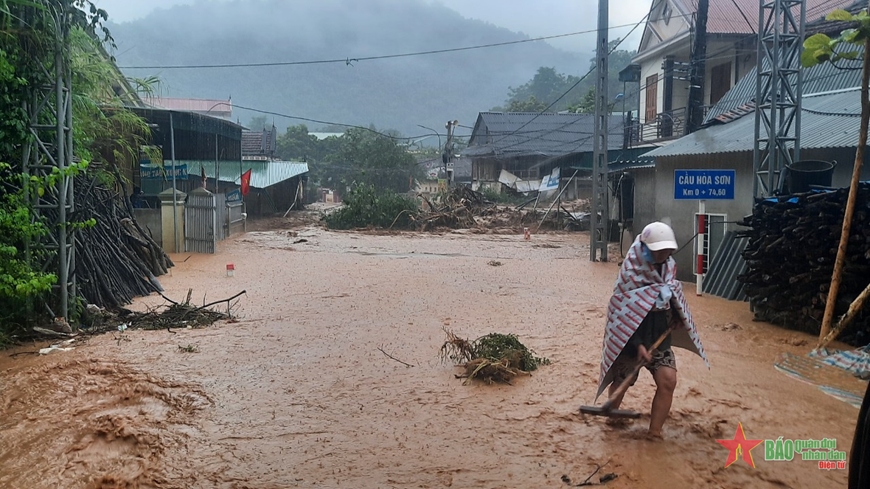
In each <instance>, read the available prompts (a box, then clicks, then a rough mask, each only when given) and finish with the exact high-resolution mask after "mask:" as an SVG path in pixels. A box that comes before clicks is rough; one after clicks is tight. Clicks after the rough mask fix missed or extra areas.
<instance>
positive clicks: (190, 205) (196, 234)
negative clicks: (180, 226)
mask: <svg viewBox="0 0 870 489" xmlns="http://www.w3.org/2000/svg"><path fill="white" fill-rule="evenodd" d="M217 230H218V227H217V208H216V205H215V196H214V194H212V193H211V192H209V191H208V190H206V189H204V188H202V187H200V188H197V189H196V190H194V191H192V192H190V193H189V194H187V203H186V204H185V205H184V251H192V252H194V253H214V252H215V251H216V250H217V238H218V237H217V232H216V231H217Z"/></svg>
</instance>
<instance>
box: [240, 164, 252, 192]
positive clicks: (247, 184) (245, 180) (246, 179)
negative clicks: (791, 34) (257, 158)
mask: <svg viewBox="0 0 870 489" xmlns="http://www.w3.org/2000/svg"><path fill="white" fill-rule="evenodd" d="M250 189H251V170H248V171H246V172H245V173H242V196H245V195H248V191H249V190H250Z"/></svg>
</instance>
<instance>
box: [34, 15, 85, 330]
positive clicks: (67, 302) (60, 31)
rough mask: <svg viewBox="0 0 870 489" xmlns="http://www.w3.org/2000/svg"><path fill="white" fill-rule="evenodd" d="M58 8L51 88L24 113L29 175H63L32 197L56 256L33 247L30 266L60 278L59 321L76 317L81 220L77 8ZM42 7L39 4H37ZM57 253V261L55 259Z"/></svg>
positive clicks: (37, 93)
mask: <svg viewBox="0 0 870 489" xmlns="http://www.w3.org/2000/svg"><path fill="white" fill-rule="evenodd" d="M56 3H57V10H56V11H53V16H54V18H53V20H54V22H55V32H54V35H55V39H53V40H52V41H53V50H54V59H53V65H52V66H47V67H45V68H44V70H45V75H46V77H47V78H49V80H48V82H47V83H45V84H39V85H34V86H30V87H29V94H28V98H27V100H26V101H25V102H24V110H25V111H27V115H28V117H29V119H30V127H29V130H30V135H31V136H32V139H31V141H30V142H29V143H27V144H26V145H25V147H24V150H23V158H22V160H23V161H22V166H23V170H24V173H25V175H28V176H35V177H41V178H45V177H47V176H49V175H52V174H54V172H55V171H57V170H59V171H60V174H59V177H58V179H57V183H55V185H53V186H52V187H50V188H47V189H45V193H44V194H43V195H39V194H37V193H35V192H31V193H30V194H29V195H28V198H29V199H30V202H31V204H32V205H33V210H32V213H33V215H32V219H33V220H34V221H44V223H45V225H46V226H47V228H48V229H49V233H50V234H48V235H46V236H44V237H42V244H43V246H44V247H45V248H47V249H48V250H50V251H52V252H53V253H48V254H47V256H46V257H45V258H38V260H44V261H43V262H42V263H36V262H35V261H36V260H37V259H36V258H34V256H33V255H32V254H30V249H31V246H32V243H28V245H27V246H28V248H27V253H28V255H27V256H28V261H31V262H32V266H33V268H34V269H37V270H43V271H52V272H55V273H57V285H55V286H54V287H53V290H52V294H53V296H54V297H53V299H54V301H53V302H54V306H55V308H56V309H55V310H53V311H52V312H53V313H54V314H55V315H56V316H60V317H63V318H65V319H69V318H70V316H71V315H72V313H73V312H74V306H75V300H76V297H77V295H78V294H77V289H76V277H75V270H76V256H75V230H74V229H72V228H71V226H69V225H68V224H69V219H70V217H71V216H73V215H74V214H75V210H76V209H75V200H74V198H73V197H74V192H73V190H74V184H75V180H74V178H73V177H72V176H71V175H69V174H68V173H67V170H68V169H69V168H70V166H71V165H73V164H74V162H73V120H72V70H71V68H70V48H69V45H70V44H69V35H70V28H71V22H70V19H71V18H72V12H74V9H75V8H76V7H75V6H74V5H73V3H72V1H71V0H63V1H60V2H56ZM33 5H36V4H33ZM23 11H24V16H23V19H22V23H23V24H27V23H28V22H31V21H32V20H33V19H35V18H36V7H31V6H26V7H24V8H23ZM55 253H56V255H55Z"/></svg>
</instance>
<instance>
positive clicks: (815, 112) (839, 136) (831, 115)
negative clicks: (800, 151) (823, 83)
mask: <svg viewBox="0 0 870 489" xmlns="http://www.w3.org/2000/svg"><path fill="white" fill-rule="evenodd" d="M859 101H860V95H859V91H858V89H852V90H846V91H840V92H835V93H829V94H822V95H816V96H807V97H804V99H803V102H802V105H803V111H802V113H801V148H805V149H820V148H849V147H854V146H856V145H857V143H858V129H859V120H858V118H859V117H860V115H861V104H860V103H859ZM789 136H794V127H792V129H791V131H790V132H789ZM754 140H755V115H754V114H750V115H747V116H744V117H742V118H740V119H737V120H735V121H734V122H730V123H728V124H724V125H714V126H709V127H706V128H704V129H701V130H699V131H697V132H693V133H692V134H689V135H688V136H685V137H682V138H680V139H678V140H676V141H674V142H672V143H671V144H669V145H667V146H664V147H662V148H658V149H655V150H653V151H650V152H649V153H646V154H645V155H644V156H646V157H656V158H658V157H663V156H682V155H701V154H715V153H732V152H738V151H752V150H753V149H754V144H755V143H754Z"/></svg>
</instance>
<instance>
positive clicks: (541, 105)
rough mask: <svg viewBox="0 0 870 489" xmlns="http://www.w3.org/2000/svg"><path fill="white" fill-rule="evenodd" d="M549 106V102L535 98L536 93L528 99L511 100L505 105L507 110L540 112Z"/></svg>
mask: <svg viewBox="0 0 870 489" xmlns="http://www.w3.org/2000/svg"><path fill="white" fill-rule="evenodd" d="M546 108H547V104H546V103H545V102H543V101H541V100H538V99H536V98H535V96H534V95H532V96H531V97H529V99H528V100H511V101H510V103H508V105H507V107H505V109H504V111H505V112H540V111H542V110H544V109H546Z"/></svg>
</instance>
